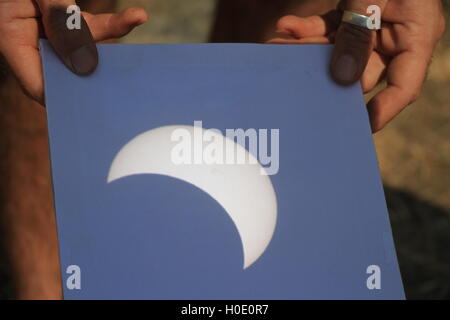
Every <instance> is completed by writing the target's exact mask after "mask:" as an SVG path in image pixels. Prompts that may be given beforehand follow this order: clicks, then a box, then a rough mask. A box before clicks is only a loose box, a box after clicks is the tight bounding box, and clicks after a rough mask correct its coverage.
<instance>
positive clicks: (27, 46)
mask: <svg viewBox="0 0 450 320" xmlns="http://www.w3.org/2000/svg"><path fill="white" fill-rule="evenodd" d="M15 29H16V30H27V33H25V34H23V33H20V32H19V33H17V32H14V31H11V30H9V31H10V32H8V33H6V34H5V35H4V37H3V38H0V47H1V51H2V54H3V55H4V57H5V58H6V61H7V62H8V65H9V67H10V68H11V70H12V71H13V74H14V75H15V76H16V77H17V79H18V80H19V83H20V85H21V86H22V88H23V89H24V91H25V93H26V94H27V95H28V96H30V97H31V98H32V99H34V100H36V101H38V102H39V103H41V104H43V102H44V93H43V92H44V91H43V87H44V83H43V79H42V67H41V58H40V54H39V49H38V47H39V45H38V32H39V23H38V20H36V19H33V18H31V19H28V18H25V17H24V18H23V19H19V20H18V21H16V22H15Z"/></svg>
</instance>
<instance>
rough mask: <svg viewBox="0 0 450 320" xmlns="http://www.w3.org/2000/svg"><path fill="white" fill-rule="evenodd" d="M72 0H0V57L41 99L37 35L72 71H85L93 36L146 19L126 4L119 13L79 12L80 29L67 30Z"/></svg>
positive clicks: (90, 67) (90, 64)
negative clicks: (96, 13)
mask: <svg viewBox="0 0 450 320" xmlns="http://www.w3.org/2000/svg"><path fill="white" fill-rule="evenodd" d="M72 4H75V1H74V0H0V35H1V36H0V53H1V54H2V55H3V56H4V57H5V59H6V61H7V62H8V64H9V65H10V67H11V69H12V71H13V73H14V74H15V75H16V77H17V79H18V80H19V82H20V84H21V86H22V87H23V89H24V91H25V93H26V94H27V95H28V96H30V97H31V98H32V99H34V100H36V101H38V102H39V103H41V104H43V103H44V80H43V73H42V66H41V58H40V53H39V37H43V36H46V37H47V38H48V40H49V41H50V43H51V45H52V46H53V48H54V49H55V51H56V52H57V54H58V55H59V57H60V58H61V60H62V61H63V63H64V64H65V65H66V66H67V67H68V68H69V69H70V70H72V71H73V72H74V73H76V74H79V75H88V74H90V73H92V72H93V71H94V70H95V68H96V67H97V63H98V53H97V48H96V45H95V42H98V41H103V40H107V39H113V38H119V37H122V36H124V35H125V34H127V33H128V32H130V31H131V30H132V29H133V28H134V27H136V26H138V25H140V24H142V23H144V22H146V21H147V14H146V12H145V11H144V10H143V9H139V8H128V9H126V10H124V11H123V12H121V13H119V14H99V15H92V14H89V13H85V12H83V14H82V19H81V20H82V21H81V29H80V30H76V29H75V30H69V29H68V28H67V26H66V21H67V19H68V18H69V16H70V15H68V14H67V13H66V10H67V8H68V6H70V5H72Z"/></svg>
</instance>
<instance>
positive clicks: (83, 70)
mask: <svg viewBox="0 0 450 320" xmlns="http://www.w3.org/2000/svg"><path fill="white" fill-rule="evenodd" d="M37 3H38V4H39V7H40V10H41V12H42V21H43V24H44V29H45V34H46V35H47V38H48V40H49V42H50V44H51V45H52V47H53V48H54V49H55V51H56V53H57V54H58V56H59V57H60V58H61V60H62V61H63V63H64V64H65V65H66V66H67V67H68V68H69V69H70V70H72V71H73V72H74V73H76V74H79V75H89V74H91V73H92V72H94V70H95V68H96V67H97V64H98V52H97V47H96V46H95V41H94V38H93V37H92V34H91V32H90V30H89V28H88V25H87V23H86V20H85V19H84V17H83V16H81V17H80V29H73V30H70V29H69V28H68V27H67V19H68V18H69V17H70V15H69V14H67V8H68V7H69V6H70V5H73V4H75V1H73V0H37Z"/></svg>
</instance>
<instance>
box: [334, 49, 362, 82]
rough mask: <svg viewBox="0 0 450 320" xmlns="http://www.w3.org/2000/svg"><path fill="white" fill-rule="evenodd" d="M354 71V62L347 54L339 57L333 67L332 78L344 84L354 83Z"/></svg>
mask: <svg viewBox="0 0 450 320" xmlns="http://www.w3.org/2000/svg"><path fill="white" fill-rule="evenodd" d="M356 71H357V65H356V60H355V58H353V57H352V56H351V55H349V54H344V55H341V56H340V57H339V58H338V59H337V61H336V64H335V66H334V76H335V77H336V78H337V80H339V81H341V82H343V83H345V84H348V83H351V82H354V81H356V79H355V76H356Z"/></svg>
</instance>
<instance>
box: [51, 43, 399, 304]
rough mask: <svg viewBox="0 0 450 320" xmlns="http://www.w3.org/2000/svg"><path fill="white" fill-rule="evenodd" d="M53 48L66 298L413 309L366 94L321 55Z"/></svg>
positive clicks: (230, 48) (232, 47) (258, 49)
mask: <svg viewBox="0 0 450 320" xmlns="http://www.w3.org/2000/svg"><path fill="white" fill-rule="evenodd" d="M98 47H99V55H100V64H99V67H98V69H97V71H96V72H95V73H94V74H93V75H92V76H89V77H85V78H83V77H78V76H76V75H74V74H72V73H71V72H70V71H68V70H67V69H66V68H65V67H64V65H63V64H62V63H60V61H59V60H58V58H57V57H56V55H55V54H54V52H53V50H52V49H51V48H50V46H49V44H48V43H47V42H45V41H43V42H42V54H43V61H44V73H45V87H46V92H45V94H46V104H47V112H48V122H49V133H50V148H51V163H52V172H53V183H54V193H55V205H56V215H57V225H58V236H59V247H60V257H61V272H62V278H63V287H64V297H65V299H403V298H404V293H403V287H402V282H401V277H400V273H399V268H398V264H397V258H396V254H395V249H394V244H393V239H392V233H391V229H390V224H389V218H388V214H387V209H386V202H385V199H384V194H383V188H382V184H381V180H380V175H379V170H378V165H377V159H376V154H375V150H374V145H373V140H372V136H371V131H370V127H369V121H368V116H367V112H366V109H365V104H364V99H363V96H362V93H361V89H360V86H359V85H355V86H352V87H348V88H344V87H339V86H337V85H336V84H334V83H333V81H332V80H331V79H330V78H329V75H328V61H329V57H330V53H331V48H330V47H328V46H319V45H302V46H297V45H257V44H193V45H191V44H180V45H178V44H164V45H99V46H98Z"/></svg>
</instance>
